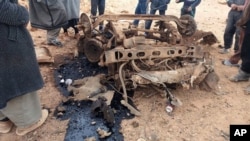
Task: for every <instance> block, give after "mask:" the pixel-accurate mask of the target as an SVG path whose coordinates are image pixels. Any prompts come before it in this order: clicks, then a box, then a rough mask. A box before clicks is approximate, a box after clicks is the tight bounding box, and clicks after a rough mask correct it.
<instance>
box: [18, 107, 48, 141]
mask: <svg viewBox="0 0 250 141" xmlns="http://www.w3.org/2000/svg"><path fill="white" fill-rule="evenodd" d="M48 115H49V112H48V110H47V109H43V110H42V117H41V118H40V120H39V121H38V122H36V123H34V124H33V125H31V126H28V127H24V128H20V127H17V129H16V134H17V135H19V136H23V135H26V134H27V133H29V132H31V131H34V130H35V129H37V128H38V127H40V126H41V125H42V124H43V123H44V122H45V120H46V119H47V117H48Z"/></svg>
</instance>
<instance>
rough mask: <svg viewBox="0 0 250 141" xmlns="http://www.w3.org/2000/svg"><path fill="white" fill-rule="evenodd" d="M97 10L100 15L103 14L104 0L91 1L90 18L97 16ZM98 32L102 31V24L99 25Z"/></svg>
mask: <svg viewBox="0 0 250 141" xmlns="http://www.w3.org/2000/svg"><path fill="white" fill-rule="evenodd" d="M97 10H98V13H99V16H100V15H103V14H104V11H105V0H91V16H96V15H97ZM99 30H100V31H102V30H103V22H102V23H100V25H99Z"/></svg>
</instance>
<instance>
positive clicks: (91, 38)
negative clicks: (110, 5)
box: [78, 13, 217, 115]
mask: <svg viewBox="0 0 250 141" xmlns="http://www.w3.org/2000/svg"><path fill="white" fill-rule="evenodd" d="M134 19H138V20H153V21H156V22H155V27H154V28H156V30H146V29H142V28H138V27H135V26H133V25H131V24H129V25H128V26H127V28H121V26H120V25H119V23H118V24H117V21H120V20H134ZM103 22H104V23H105V27H104V30H103V31H98V30H96V29H95V28H96V27H97V26H98V25H99V24H101V23H103ZM78 28H79V29H81V30H83V33H84V35H83V36H82V37H81V38H80V39H79V42H78V52H80V53H84V54H85V56H86V57H87V59H88V60H89V61H90V62H93V63H96V62H98V64H99V65H100V66H106V67H107V68H108V75H107V77H106V78H107V79H112V80H114V82H115V87H116V88H117V89H118V90H121V91H122V92H123V98H124V101H122V102H121V103H122V104H124V105H125V106H127V107H128V108H129V109H130V110H135V109H133V107H131V106H130V105H129V104H128V96H127V90H134V89H136V88H137V87H138V86H145V85H151V86H152V87H153V88H154V89H155V90H157V91H159V92H160V93H162V94H163V95H164V96H166V98H167V99H168V102H169V103H170V104H172V105H175V106H179V105H181V102H180V100H179V99H178V98H176V97H175V96H174V95H173V94H172V93H171V92H170V90H169V89H168V85H169V84H181V85H182V86H183V87H186V88H189V87H190V86H191V87H192V86H194V85H203V86H205V87H206V88H205V89H207V90H211V89H213V88H214V86H215V83H214V82H210V80H211V77H212V80H217V78H216V75H215V74H214V69H213V60H212V57H211V55H210V53H209V48H208V46H204V45H203V44H208V45H212V44H213V43H216V42H217V39H216V37H215V36H214V35H213V34H212V33H211V32H204V31H201V30H197V26H196V23H195V21H194V19H193V18H192V17H190V16H189V15H184V16H182V17H180V18H178V17H176V16H172V15H165V16H163V15H102V16H98V17H89V16H87V15H86V14H85V13H83V14H81V17H80V22H79V25H78ZM145 32H146V33H148V34H147V36H144V35H140V33H145ZM208 76H209V78H208ZM207 80H208V81H207ZM133 113H134V114H135V115H139V112H137V111H136V110H135V112H133Z"/></svg>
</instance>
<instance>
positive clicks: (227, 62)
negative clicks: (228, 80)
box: [222, 59, 240, 67]
mask: <svg viewBox="0 0 250 141" xmlns="http://www.w3.org/2000/svg"><path fill="white" fill-rule="evenodd" d="M222 64H223V65H225V66H230V67H240V65H239V64H232V63H231V62H230V61H229V60H228V59H226V60H224V61H222Z"/></svg>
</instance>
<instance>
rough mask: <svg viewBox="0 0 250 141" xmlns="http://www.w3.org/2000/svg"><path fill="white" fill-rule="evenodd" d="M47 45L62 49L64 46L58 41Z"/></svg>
mask: <svg viewBox="0 0 250 141" xmlns="http://www.w3.org/2000/svg"><path fill="white" fill-rule="evenodd" d="M47 44H48V45H52V46H57V47H62V46H63V44H62V43H61V42H60V41H58V40H52V41H50V42H48V43H47Z"/></svg>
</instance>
